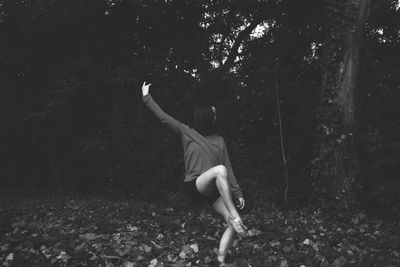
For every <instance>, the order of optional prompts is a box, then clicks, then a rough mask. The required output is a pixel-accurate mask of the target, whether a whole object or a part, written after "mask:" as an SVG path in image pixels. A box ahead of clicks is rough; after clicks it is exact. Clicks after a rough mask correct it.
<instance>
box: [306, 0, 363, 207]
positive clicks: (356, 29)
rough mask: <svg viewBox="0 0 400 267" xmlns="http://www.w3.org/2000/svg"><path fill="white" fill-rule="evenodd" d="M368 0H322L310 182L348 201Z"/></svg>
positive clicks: (354, 168) (326, 193) (344, 202)
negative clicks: (324, 16)
mask: <svg viewBox="0 0 400 267" xmlns="http://www.w3.org/2000/svg"><path fill="white" fill-rule="evenodd" d="M369 5H370V0H326V1H325V11H326V13H327V24H326V40H325V47H324V51H323V53H324V55H323V69H322V90H321V95H320V97H319V103H318V104H317V122H318V126H317V130H318V134H317V142H316V150H317V151H316V154H317V157H316V160H315V162H314V163H315V164H314V166H313V169H312V176H313V178H314V179H313V181H314V186H315V187H316V189H317V192H319V193H322V194H321V196H322V198H324V199H326V200H328V199H332V198H334V199H336V200H338V201H339V203H340V204H341V206H343V205H344V206H347V205H348V204H349V203H350V202H351V201H352V199H353V194H354V187H353V183H354V181H355V180H356V176H357V170H358V162H357V121H358V120H357V105H356V104H357V102H356V100H357V90H358V87H357V79H358V73H359V61H360V47H361V44H362V39H363V35H364V26H365V24H366V21H367V17H368V13H369Z"/></svg>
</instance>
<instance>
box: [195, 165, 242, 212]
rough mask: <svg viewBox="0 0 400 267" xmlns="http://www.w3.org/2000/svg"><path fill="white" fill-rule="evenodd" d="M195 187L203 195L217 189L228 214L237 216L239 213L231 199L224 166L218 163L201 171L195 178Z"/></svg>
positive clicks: (207, 194)
mask: <svg viewBox="0 0 400 267" xmlns="http://www.w3.org/2000/svg"><path fill="white" fill-rule="evenodd" d="M196 187H197V190H199V192H200V193H201V194H203V195H205V196H209V195H210V194H211V193H212V192H213V191H214V190H216V189H217V190H218V191H219V193H220V195H221V197H222V200H223V202H224V203H225V206H226V208H227V209H228V211H229V214H228V216H229V215H231V216H233V217H235V218H236V217H239V213H238V212H237V210H236V208H235V205H234V204H233V201H232V194H231V190H230V188H229V183H228V173H227V171H226V168H225V166H223V165H218V166H215V167H212V168H211V169H209V170H207V171H205V172H204V173H202V174H201V175H200V176H199V177H198V178H197V180H196ZM215 187H216V188H215ZM225 219H226V220H227V218H225Z"/></svg>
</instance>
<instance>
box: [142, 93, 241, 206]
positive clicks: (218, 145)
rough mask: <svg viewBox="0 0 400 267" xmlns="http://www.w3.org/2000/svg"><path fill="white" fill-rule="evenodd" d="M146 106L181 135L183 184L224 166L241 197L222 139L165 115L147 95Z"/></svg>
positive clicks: (233, 188)
mask: <svg viewBox="0 0 400 267" xmlns="http://www.w3.org/2000/svg"><path fill="white" fill-rule="evenodd" d="M143 102H144V103H145V104H146V106H147V107H148V108H149V109H150V110H151V111H152V112H153V113H154V114H155V115H156V116H157V117H158V118H159V119H160V121H161V123H163V124H166V125H168V126H169V127H170V128H171V129H172V130H174V131H175V132H176V133H178V134H180V135H181V138H182V145H183V153H184V160H185V170H186V175H185V180H184V181H185V182H188V181H192V180H193V179H196V178H197V177H199V176H200V175H201V174H202V173H203V172H205V171H207V170H208V169H210V168H212V167H214V166H217V165H221V164H222V165H224V166H225V167H226V169H227V171H228V180H229V184H230V187H231V190H232V194H233V196H234V197H235V198H240V197H243V195H242V192H241V190H240V187H239V185H238V183H237V181H236V177H235V175H234V174H233V170H232V166H231V162H230V160H229V155H228V151H227V148H226V144H225V141H224V139H223V138H222V137H221V136H218V135H211V136H202V135H201V134H200V133H198V132H197V131H196V130H194V129H192V128H190V127H189V126H187V125H186V124H183V123H181V122H179V121H177V120H175V119H174V118H172V117H171V116H169V115H168V114H166V113H165V112H164V111H163V110H162V109H161V108H160V107H159V106H158V104H157V103H156V102H155V101H154V100H153V98H152V97H151V96H150V95H149V94H148V95H146V96H144V97H143Z"/></svg>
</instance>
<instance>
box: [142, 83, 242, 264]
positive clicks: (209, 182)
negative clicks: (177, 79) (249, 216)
mask: <svg viewBox="0 0 400 267" xmlns="http://www.w3.org/2000/svg"><path fill="white" fill-rule="evenodd" d="M150 85H151V84H146V82H144V83H143V86H142V93H143V102H144V103H145V104H146V106H147V107H148V108H149V109H150V110H151V111H152V112H153V113H154V114H155V115H156V116H157V117H158V118H159V119H160V121H161V122H162V123H165V124H166V125H168V126H169V127H170V128H171V129H173V130H174V131H175V132H177V133H178V134H180V135H181V137H182V144H183V151H184V160H185V169H186V175H185V180H184V189H185V191H186V193H187V194H188V195H189V197H191V198H192V199H194V200H195V201H206V202H208V203H209V204H210V205H211V206H212V207H213V209H214V210H215V211H216V212H218V213H219V214H221V215H222V216H223V217H224V219H225V221H226V222H227V224H228V226H227V228H226V230H225V232H224V234H223V235H222V238H221V240H220V244H219V249H218V257H217V260H218V262H219V265H220V266H225V256H226V253H227V252H228V250H229V248H230V247H231V245H232V242H233V239H234V237H235V235H236V233H238V234H239V235H241V236H244V235H245V234H246V230H247V227H246V226H245V225H244V224H243V222H242V219H241V218H240V216H239V213H238V212H237V210H236V208H235V205H234V204H233V200H232V195H233V196H234V197H235V198H237V199H238V202H239V207H240V209H243V208H244V205H245V201H244V198H243V195H242V192H241V190H240V187H239V185H238V183H237V181H236V178H235V176H234V174H233V170H232V167H231V163H230V160H229V156H228V152H227V149H226V145H225V142H224V139H223V138H222V137H221V136H219V135H217V134H216V133H215V121H216V110H215V108H214V107H196V108H195V109H194V116H193V117H194V127H195V129H196V130H194V129H192V128H190V127H188V126H187V125H185V124H183V123H181V122H179V121H177V120H175V119H174V118H172V117H171V116H169V115H168V114H166V113H165V112H164V111H163V110H162V109H161V108H160V107H159V106H158V105H157V103H156V102H154V100H153V99H152V97H151V96H150V94H149V87H150Z"/></svg>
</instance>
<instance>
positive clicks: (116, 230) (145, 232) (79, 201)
mask: <svg viewBox="0 0 400 267" xmlns="http://www.w3.org/2000/svg"><path fill="white" fill-rule="evenodd" d="M243 217H244V221H245V222H246V224H248V226H249V228H250V231H249V236H248V237H246V238H242V239H237V240H236V241H235V243H234V247H233V249H232V253H231V254H230V255H229V259H230V261H231V262H234V264H231V265H230V266H248V265H251V266H280V267H285V266H400V239H399V229H400V223H398V222H384V221H382V220H379V219H374V218H370V217H368V216H367V215H365V214H364V213H361V212H358V213H352V214H347V215H340V214H338V215H337V216H333V217H332V216H330V217H329V218H328V216H326V213H324V212H321V211H318V210H317V211H315V210H314V211H304V210H297V211H284V212H282V211H279V210H276V209H268V208H262V209H261V208H260V209H253V210H249V211H246V212H244V215H243ZM223 229H224V222H223V221H222V220H221V219H219V218H218V217H216V216H215V214H214V213H213V212H212V211H211V210H210V209H209V208H207V207H203V208H201V207H196V208H192V207H190V206H189V205H182V204H181V205H173V204H171V203H169V204H168V203H163V204H148V203H139V202H133V201H110V200H106V199H98V198H71V197H70V198H57V199H54V198H53V199H43V198H41V199H37V198H36V199H14V198H13V199H10V198H8V199H2V200H0V246H1V248H0V249H1V251H0V264H1V265H2V266H107V267H111V266H150V267H155V266H209V265H211V263H212V260H213V259H214V258H215V256H216V247H217V244H218V240H219V238H220V236H221V234H222V231H223ZM229 259H228V260H229Z"/></svg>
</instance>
